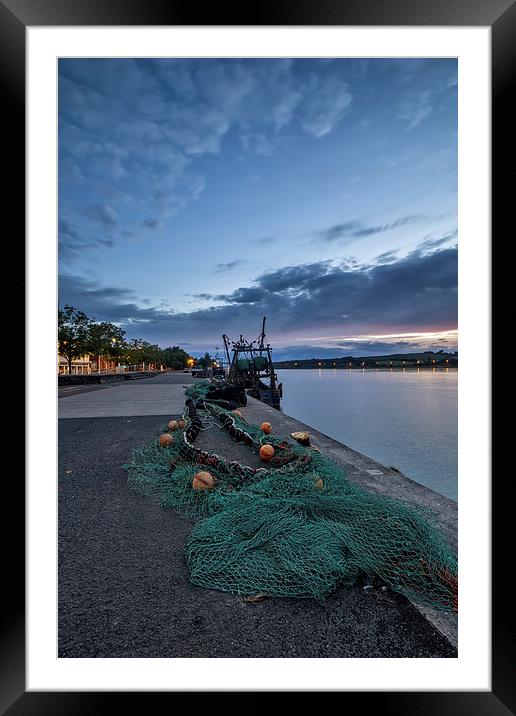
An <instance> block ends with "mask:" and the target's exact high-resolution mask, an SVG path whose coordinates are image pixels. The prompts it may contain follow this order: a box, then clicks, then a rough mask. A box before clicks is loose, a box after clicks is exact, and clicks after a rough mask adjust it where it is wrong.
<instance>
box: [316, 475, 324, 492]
mask: <svg viewBox="0 0 516 716" xmlns="http://www.w3.org/2000/svg"><path fill="white" fill-rule="evenodd" d="M314 485H315V489H316V490H322V489H323V487H324V482H323V481H322V480H321V478H320V477H319V478H318V479H317V480H316V481H315V482H314Z"/></svg>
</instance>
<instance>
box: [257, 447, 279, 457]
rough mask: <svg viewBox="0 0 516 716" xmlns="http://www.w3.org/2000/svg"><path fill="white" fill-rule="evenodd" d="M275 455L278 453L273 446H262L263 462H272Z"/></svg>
mask: <svg viewBox="0 0 516 716" xmlns="http://www.w3.org/2000/svg"><path fill="white" fill-rule="evenodd" d="M275 454H276V453H275V450H274V448H273V447H272V445H262V446H261V448H260V457H261V458H262V460H270V459H271V457H274V455H275Z"/></svg>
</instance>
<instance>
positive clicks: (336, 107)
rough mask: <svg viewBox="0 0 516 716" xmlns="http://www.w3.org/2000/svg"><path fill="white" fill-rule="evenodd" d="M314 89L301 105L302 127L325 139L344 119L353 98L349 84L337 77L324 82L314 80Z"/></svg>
mask: <svg viewBox="0 0 516 716" xmlns="http://www.w3.org/2000/svg"><path fill="white" fill-rule="evenodd" d="M313 87H314V88H313V90H312V91H310V92H308V93H307V95H306V98H305V100H304V102H303V103H302V105H301V109H300V111H301V126H302V127H303V129H304V130H305V131H306V132H308V133H310V134H313V135H314V136H316V137H324V135H326V134H329V133H330V132H331V131H332V130H333V129H334V128H335V126H336V125H337V124H338V123H339V121H340V120H341V119H342V117H343V115H344V113H345V112H346V110H347V109H348V107H349V106H350V104H351V99H352V96H351V92H350V91H349V86H348V85H347V83H346V82H343V81H342V80H340V79H338V78H337V77H327V78H325V79H324V80H323V81H320V80H319V79H317V78H314V82H313Z"/></svg>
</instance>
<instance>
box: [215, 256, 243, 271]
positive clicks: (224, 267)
mask: <svg viewBox="0 0 516 716" xmlns="http://www.w3.org/2000/svg"><path fill="white" fill-rule="evenodd" d="M245 263H247V261H246V260H245V259H240V260H236V261H228V263H222V264H217V266H216V268H215V270H214V271H213V273H226V271H232V270H233V269H236V268H238V267H239V266H243V264H245Z"/></svg>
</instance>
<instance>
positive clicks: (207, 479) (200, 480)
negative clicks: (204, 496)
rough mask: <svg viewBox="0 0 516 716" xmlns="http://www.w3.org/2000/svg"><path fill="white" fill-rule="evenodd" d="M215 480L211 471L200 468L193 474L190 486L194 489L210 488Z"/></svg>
mask: <svg viewBox="0 0 516 716" xmlns="http://www.w3.org/2000/svg"><path fill="white" fill-rule="evenodd" d="M214 484H215V481H214V479H213V475H212V474H211V472H207V471H206V470H201V472H197V473H196V474H195V475H194V478H193V480H192V487H193V489H194V490H211V489H212V488H213V485H214Z"/></svg>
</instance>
